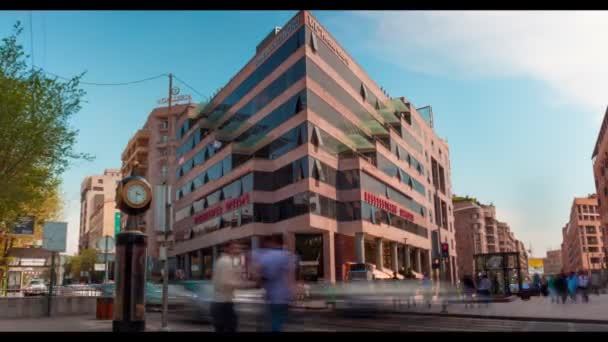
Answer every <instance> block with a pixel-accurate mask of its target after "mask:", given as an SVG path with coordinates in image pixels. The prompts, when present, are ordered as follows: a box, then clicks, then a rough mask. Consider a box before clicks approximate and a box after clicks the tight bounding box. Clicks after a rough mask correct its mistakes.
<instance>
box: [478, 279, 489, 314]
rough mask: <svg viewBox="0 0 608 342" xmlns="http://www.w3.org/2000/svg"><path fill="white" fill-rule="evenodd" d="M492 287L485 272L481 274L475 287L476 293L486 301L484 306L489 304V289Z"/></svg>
mask: <svg viewBox="0 0 608 342" xmlns="http://www.w3.org/2000/svg"><path fill="white" fill-rule="evenodd" d="M491 288H492V283H491V282H490V279H488V276H487V275H486V274H484V275H482V276H481V280H480V281H479V287H478V288H477V294H478V295H479V296H480V297H481V298H483V299H484V302H485V303H486V307H489V306H490V295H491V293H490V289H491Z"/></svg>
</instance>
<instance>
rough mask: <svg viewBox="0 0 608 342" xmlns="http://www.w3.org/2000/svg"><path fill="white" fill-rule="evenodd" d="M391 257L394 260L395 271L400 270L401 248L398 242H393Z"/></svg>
mask: <svg viewBox="0 0 608 342" xmlns="http://www.w3.org/2000/svg"><path fill="white" fill-rule="evenodd" d="M391 257H392V260H393V271H395V272H399V250H398V248H397V243H396V242H391Z"/></svg>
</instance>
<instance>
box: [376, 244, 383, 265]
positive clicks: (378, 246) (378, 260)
mask: <svg viewBox="0 0 608 342" xmlns="http://www.w3.org/2000/svg"><path fill="white" fill-rule="evenodd" d="M376 268H377V269H378V270H382V269H383V268H384V263H383V260H382V238H376Z"/></svg>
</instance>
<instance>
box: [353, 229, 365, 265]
mask: <svg viewBox="0 0 608 342" xmlns="http://www.w3.org/2000/svg"><path fill="white" fill-rule="evenodd" d="M355 262H357V263H359V264H361V263H364V262H365V235H363V233H355Z"/></svg>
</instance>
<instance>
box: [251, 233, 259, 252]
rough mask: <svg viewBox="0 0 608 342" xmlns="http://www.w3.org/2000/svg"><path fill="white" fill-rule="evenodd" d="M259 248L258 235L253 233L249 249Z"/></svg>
mask: <svg viewBox="0 0 608 342" xmlns="http://www.w3.org/2000/svg"><path fill="white" fill-rule="evenodd" d="M258 248H260V237H259V236H257V235H254V236H252V237H251V250H254V249H258Z"/></svg>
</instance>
